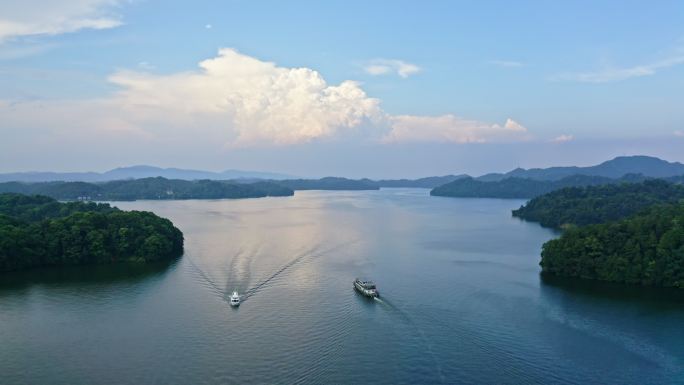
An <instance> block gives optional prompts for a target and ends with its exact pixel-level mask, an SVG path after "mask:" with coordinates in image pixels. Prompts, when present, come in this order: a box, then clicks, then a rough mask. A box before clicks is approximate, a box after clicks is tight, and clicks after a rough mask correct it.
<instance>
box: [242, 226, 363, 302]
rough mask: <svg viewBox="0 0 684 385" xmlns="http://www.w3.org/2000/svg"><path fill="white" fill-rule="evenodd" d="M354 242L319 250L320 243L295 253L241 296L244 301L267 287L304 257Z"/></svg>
mask: <svg viewBox="0 0 684 385" xmlns="http://www.w3.org/2000/svg"><path fill="white" fill-rule="evenodd" d="M356 242H358V240H354V241H349V242H344V243H341V244H339V245H336V246H333V247H330V248H328V249H325V250H319V249H320V245H317V246H314V247H313V248H311V249H309V250H307V251H305V252H304V253H301V254H299V255H297V256H296V257H294V258H292V259H291V260H290V261H289V262H287V263H286V264H285V265H283V266H282V267H281V268H280V269H278V270H276V271H275V272H274V273H273V274H271V275H270V276H268V277H266V278H265V279H264V280H262V281H261V282H259V283H257V284H256V285H254V286H253V287H251V288H250V289H248V290H246V291H245V293H244V295H243V296H242V300H243V301H245V300H246V299H248V298H249V297H252V296H254V295H255V294H256V293H258V292H259V291H261V290H262V289H263V288H265V287H268V285H269V284H270V283H272V282H273V281H274V280H275V279H276V278H278V277H281V276H282V274H283V273H286V272H287V271H288V270H290V269H291V268H292V267H293V266H295V265H296V264H298V263H300V262H302V261H303V260H305V259H309V260H310V259H314V258H318V257H320V256H323V255H326V254H328V253H331V252H333V251H336V250H338V249H340V248H342V247H347V246H350V245H352V244H354V243H356Z"/></svg>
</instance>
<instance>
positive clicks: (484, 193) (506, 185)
mask: <svg viewBox="0 0 684 385" xmlns="http://www.w3.org/2000/svg"><path fill="white" fill-rule="evenodd" d="M644 179H645V178H644V177H643V176H641V175H625V176H624V177H623V178H621V179H610V178H606V177H602V176H586V175H572V176H568V177H565V178H563V179H560V180H557V181H550V180H534V179H522V178H507V179H503V180H500V181H494V182H483V181H480V180H477V179H473V178H463V179H458V180H455V181H453V182H451V183H447V184H445V185H443V186H439V187H435V188H434V189H432V191H430V195H434V196H445V197H458V198H516V199H527V198H534V197H536V196H539V195H543V194H546V193H549V192H551V191H554V190H558V189H561V188H564V187H580V186H594V185H602V184H609V183H620V182H626V181H642V180H644Z"/></svg>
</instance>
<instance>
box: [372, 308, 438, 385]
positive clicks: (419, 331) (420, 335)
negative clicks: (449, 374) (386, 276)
mask: <svg viewBox="0 0 684 385" xmlns="http://www.w3.org/2000/svg"><path fill="white" fill-rule="evenodd" d="M373 300H375V301H376V302H378V303H379V304H380V305H382V306H383V307H384V308H385V309H387V310H388V311H390V312H391V313H393V314H394V315H396V316H397V317H399V318H401V320H402V321H404V322H405V323H406V324H407V325H408V326H409V327H410V328H411V329H413V330H414V331H415V335H416V336H417V337H418V338H419V339H420V342H421V343H422V344H423V346H425V350H426V351H427V353H428V355H429V356H430V358H431V359H432V362H433V364H434V365H435V369H436V371H437V374H438V376H439V378H440V380H441V381H440V382H441V383H444V382H445V380H446V377H445V376H444V373H443V371H442V366H441V365H440V363H439V360H438V359H437V355H436V354H435V353H434V352H433V351H432V344H431V343H430V342H429V341H428V339H427V337H426V336H425V333H424V332H423V330H422V329H421V328H420V327H418V325H417V324H416V323H415V322H414V321H413V319H411V317H410V316H409V314H408V312H406V311H404V310H402V309H401V308H399V307H398V306H396V305H395V304H393V303H392V302H391V301H390V300H389V299H388V298H386V297H383V298H381V297H375V298H373Z"/></svg>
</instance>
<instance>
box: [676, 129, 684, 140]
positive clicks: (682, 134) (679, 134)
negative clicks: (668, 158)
mask: <svg viewBox="0 0 684 385" xmlns="http://www.w3.org/2000/svg"><path fill="white" fill-rule="evenodd" d="M674 136H679V137H680V138H684V131H683V130H677V131H675V132H674Z"/></svg>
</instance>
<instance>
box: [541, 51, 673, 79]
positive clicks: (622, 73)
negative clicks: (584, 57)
mask: <svg viewBox="0 0 684 385" xmlns="http://www.w3.org/2000/svg"><path fill="white" fill-rule="evenodd" d="M680 64H684V53H683V52H678V53H677V54H676V55H673V56H670V57H668V58H665V59H662V60H657V61H653V62H651V63H646V64H640V65H635V66H632V67H606V68H603V69H601V70H598V71H591V72H576V73H564V74H560V75H557V76H554V77H553V78H552V79H553V80H558V81H576V82H582V83H609V82H617V81H621V80H626V79H631V78H638V77H643V76H652V75H655V74H656V73H657V72H658V71H659V70H663V69H666V68H670V67H674V66H677V65H680Z"/></svg>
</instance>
